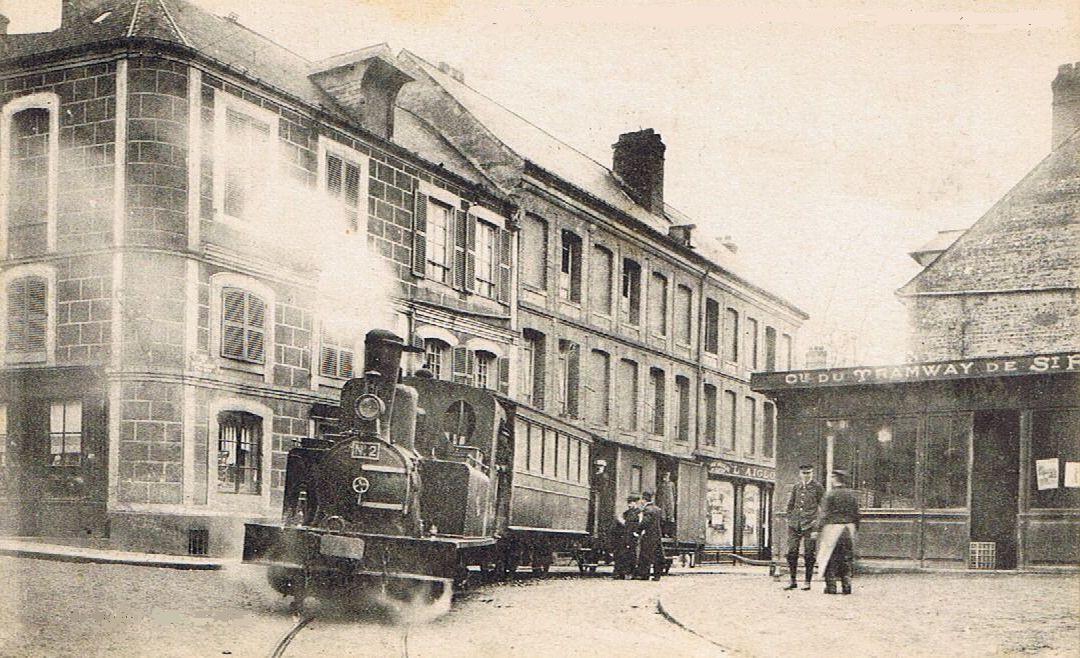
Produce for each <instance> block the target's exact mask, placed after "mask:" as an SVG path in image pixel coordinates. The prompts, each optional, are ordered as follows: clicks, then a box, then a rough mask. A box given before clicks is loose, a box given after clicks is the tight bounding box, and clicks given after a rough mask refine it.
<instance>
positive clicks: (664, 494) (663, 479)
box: [656, 471, 675, 537]
mask: <svg viewBox="0 0 1080 658" xmlns="http://www.w3.org/2000/svg"><path fill="white" fill-rule="evenodd" d="M656 505H657V507H659V508H660V509H662V510H664V523H663V526H662V527H663V531H664V536H665V537H673V536H675V483H674V482H672V481H671V473H670V472H668V471H664V474H663V475H662V476H660V482H658V483H657V484H656Z"/></svg>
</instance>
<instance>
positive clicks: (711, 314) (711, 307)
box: [705, 299, 720, 354]
mask: <svg viewBox="0 0 1080 658" xmlns="http://www.w3.org/2000/svg"><path fill="white" fill-rule="evenodd" d="M705 351H706V352H708V353H709V354H719V352H720V304H718V303H717V301H716V300H715V299H706V300H705Z"/></svg>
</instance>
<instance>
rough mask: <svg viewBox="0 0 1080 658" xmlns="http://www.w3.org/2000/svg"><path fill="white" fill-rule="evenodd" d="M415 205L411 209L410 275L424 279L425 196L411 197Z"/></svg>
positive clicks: (425, 242)
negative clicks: (411, 243) (411, 253)
mask: <svg viewBox="0 0 1080 658" xmlns="http://www.w3.org/2000/svg"><path fill="white" fill-rule="evenodd" d="M413 198H414V201H415V204H414V207H413V258H412V273H413V275H414V276H417V277H419V278H421V279H422V278H424V268H426V267H427V206H428V198H427V195H426V194H420V192H416V194H414V195H413Z"/></svg>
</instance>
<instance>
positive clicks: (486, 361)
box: [473, 350, 498, 389]
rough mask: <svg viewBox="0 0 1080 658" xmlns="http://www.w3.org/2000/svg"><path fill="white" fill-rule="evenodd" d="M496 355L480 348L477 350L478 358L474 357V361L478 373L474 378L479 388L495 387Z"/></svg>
mask: <svg viewBox="0 0 1080 658" xmlns="http://www.w3.org/2000/svg"><path fill="white" fill-rule="evenodd" d="M497 358H498V357H496V356H495V355H494V354H492V353H491V352H487V351H484V350H479V351H477V352H476V358H475V359H473V363H474V364H475V367H476V374H475V377H474V379H473V382H474V383H475V385H476V387H477V388H488V389H494V388H495V385H496V381H497V374H498V373H497V372H496V368H497V367H498V366H497V365H496V359H497Z"/></svg>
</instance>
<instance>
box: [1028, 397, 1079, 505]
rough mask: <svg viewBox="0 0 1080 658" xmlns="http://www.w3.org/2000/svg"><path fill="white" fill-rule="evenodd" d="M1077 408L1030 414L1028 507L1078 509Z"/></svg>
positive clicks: (1040, 410) (1045, 410) (1041, 410)
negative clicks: (1029, 489)
mask: <svg viewBox="0 0 1080 658" xmlns="http://www.w3.org/2000/svg"><path fill="white" fill-rule="evenodd" d="M1078 427H1080V409H1039V410H1035V411H1033V412H1032V414H1031V459H1032V466H1031V507H1033V508H1042V509H1065V508H1074V509H1075V508H1080V441H1077V440H1076V432H1077V428H1078Z"/></svg>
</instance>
